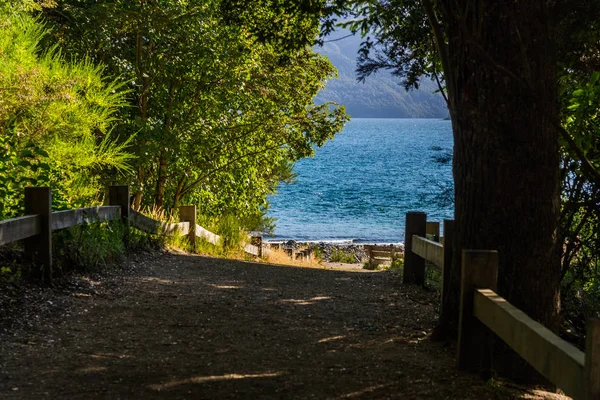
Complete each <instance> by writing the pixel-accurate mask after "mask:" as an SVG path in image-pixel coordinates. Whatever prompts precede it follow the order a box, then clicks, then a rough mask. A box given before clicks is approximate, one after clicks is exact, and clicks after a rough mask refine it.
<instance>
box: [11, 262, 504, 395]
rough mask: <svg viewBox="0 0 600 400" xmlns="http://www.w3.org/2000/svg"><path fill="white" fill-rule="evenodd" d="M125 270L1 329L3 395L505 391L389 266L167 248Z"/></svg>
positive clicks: (425, 296) (425, 298) (427, 298)
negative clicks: (462, 368) (334, 266)
mask: <svg viewBox="0 0 600 400" xmlns="http://www.w3.org/2000/svg"><path fill="white" fill-rule="evenodd" d="M124 279H125V280H124V282H122V283H121V286H122V287H123V290H120V291H119V292H118V293H116V294H115V293H112V292H111V291H110V290H108V291H105V292H101V293H100V294H99V295H95V296H88V295H81V296H77V293H75V295H74V297H73V300H72V301H73V304H72V305H71V307H70V311H69V313H68V315H65V316H64V317H63V318H58V319H57V321H54V322H53V323H51V324H50V323H49V324H47V325H45V326H40V327H36V328H33V329H30V330H28V331H27V332H24V333H22V334H20V335H16V336H14V337H11V338H9V339H8V340H6V341H4V342H3V343H2V349H1V352H0V356H1V357H2V358H3V359H4V361H3V362H2V364H1V365H2V366H3V370H2V371H1V373H0V397H1V398H5V399H36V398H49V399H90V398H105V399H135V398H139V399H158V398H168V399H229V398H242V399H254V398H273V399H292V398H299V399H305V398H316V399H324V398H329V399H345V398H364V399H372V398H407V399H408V398H410V399H443V398H451V399H455V398H456V399H465V398H472V399H482V398H499V397H498V394H497V393H494V392H493V391H490V389H489V388H486V386H485V384H484V383H483V382H481V381H480V380H479V379H478V378H477V377H474V376H470V375H466V374H460V373H458V372H457V371H456V370H455V368H454V361H453V355H454V349H453V347H451V346H447V345H446V346H444V345H443V344H439V343H432V342H431V341H429V340H428V338H427V336H428V333H429V332H430V331H431V328H432V327H433V325H434V323H435V318H436V314H435V310H434V306H433V305H431V303H432V302H433V301H434V300H433V299H434V295H433V294H431V293H426V292H424V291H422V290H421V289H418V288H415V287H407V286H403V285H402V284H401V281H400V278H399V277H398V276H397V275H394V274H392V273H387V272H386V273H361V272H347V271H331V270H324V269H304V268H294V267H288V266H274V265H266V264H255V263H247V262H240V261H231V260H221V259H214V258H207V257H199V256H185V255H166V256H160V257H158V258H157V259H156V260H154V261H153V262H152V265H151V267H150V268H149V269H147V270H145V271H144V272H139V273H137V274H134V275H133V276H129V277H126V278H124ZM111 293H112V294H111ZM500 398H502V397H500ZM505 398H506V397H505Z"/></svg>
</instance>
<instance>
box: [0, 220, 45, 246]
mask: <svg viewBox="0 0 600 400" xmlns="http://www.w3.org/2000/svg"><path fill="white" fill-rule="evenodd" d="M40 232H41V225H40V216H39V215H26V216H25V217H17V218H11V219H6V220H4V221H0V246H1V245H3V244H7V243H11V242H16V241H17V240H22V239H26V238H28V237H31V236H35V235H39V234H40Z"/></svg>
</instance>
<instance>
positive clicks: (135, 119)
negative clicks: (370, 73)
mask: <svg viewBox="0 0 600 400" xmlns="http://www.w3.org/2000/svg"><path fill="white" fill-rule="evenodd" d="M234 3H235V4H233V3H232V4H231V7H223V6H224V2H221V1H218V0H212V1H211V0H203V1H200V0H192V1H187V2H180V1H174V0H171V1H165V2H162V3H161V4H160V5H158V4H155V3H148V2H125V1H104V2H81V1H78V0H77V1H76V0H63V1H58V5H57V7H56V9H48V10H46V11H45V13H44V15H45V16H46V17H47V18H48V20H49V21H51V23H52V24H53V26H54V28H55V32H56V39H57V42H58V44H59V46H60V47H61V48H63V49H65V51H68V52H69V53H70V54H78V55H84V54H89V56H90V57H94V58H95V59H96V60H102V61H103V62H104V63H106V65H107V70H106V71H105V72H106V73H108V74H110V75H111V76H122V77H123V79H125V80H126V81H127V85H128V88H129V89H130V90H131V92H132V93H133V96H132V97H131V102H130V107H128V108H124V109H122V110H121V115H122V118H123V120H124V121H125V123H123V124H121V125H120V126H119V127H118V129H117V131H118V132H119V134H120V136H121V137H123V138H125V137H130V136H131V135H132V134H134V133H135V134H136V137H135V139H133V142H134V143H135V146H134V149H135V151H136V155H137V156H138V158H137V159H136V161H134V169H135V171H136V175H135V176H129V179H130V181H129V182H130V183H131V185H132V186H133V187H134V191H135V192H136V194H137V197H136V199H137V200H136V201H137V205H150V204H155V205H157V206H159V207H163V208H167V209H170V208H171V207H174V208H176V207H178V206H179V205H180V204H183V203H184V202H185V203H188V204H198V205H199V206H200V210H199V212H200V213H201V214H206V215H209V216H211V217H216V216H220V215H222V216H226V215H230V214H231V215H236V216H238V217H239V218H247V217H253V216H256V213H257V211H259V210H263V209H265V207H266V205H267V204H266V196H267V195H268V194H270V193H273V192H274V190H275V189H276V186H277V184H278V183H279V182H282V181H284V182H286V181H289V180H290V179H291V177H292V174H291V168H292V166H293V162H295V161H296V160H298V159H299V158H302V157H307V156H310V155H312V154H313V147H314V146H321V145H322V144H323V143H324V142H325V141H326V140H328V139H330V138H332V137H333V135H334V134H335V133H336V132H338V131H340V130H341V128H342V126H343V124H344V122H345V121H346V120H347V117H346V115H345V113H344V111H343V109H342V108H339V107H335V106H332V105H329V104H326V105H320V106H315V105H313V103H312V99H313V97H314V96H315V95H316V93H317V92H318V90H319V89H320V88H322V87H323V85H324V83H325V80H326V79H328V78H330V77H332V76H333V75H334V74H335V72H334V69H333V67H332V66H331V64H330V63H329V62H328V61H327V60H326V59H324V58H323V57H321V56H318V55H316V54H315V53H314V52H312V50H311V49H310V48H307V47H305V46H304V45H303V46H300V47H294V48H293V49H292V48H289V49H284V48H282V47H281V46H276V45H272V44H271V43H270V42H269V41H264V40H260V39H259V38H258V37H257V36H256V35H253V34H250V33H249V32H250V31H253V30H254V28H253V27H252V26H254V25H253V24H254V22H252V21H259V20H261V19H263V18H270V17H268V16H269V15H284V14H285V13H286V12H287V11H285V8H284V9H279V8H278V7H277V6H276V5H275V3H273V4H271V3H270V2H266V3H257V4H254V3H252V5H251V7H250V8H249V9H248V10H244V11H243V12H242V13H240V14H239V15H238V16H239V18H237V19H235V20H233V19H232V18H230V17H231V16H232V15H231V14H229V13H227V15H224V13H223V12H222V11H223V10H224V9H227V10H232V9H234V8H235V7H237V6H243V4H242V5H240V4H237V3H236V2H234ZM282 13H284V14H282ZM250 15H254V16H256V17H257V18H258V19H252V18H250ZM285 15H289V16H290V18H295V19H293V20H292V19H289V18H288V19H283V20H280V21H283V22H282V23H283V24H284V25H285V32H286V36H289V34H290V33H291V32H305V33H310V32H312V34H316V29H318V18H316V19H315V18H314V17H313V18H308V19H306V18H304V17H303V16H302V15H301V14H299V13H294V12H292V13H289V14H285ZM309 22H310V24H312V25H310V24H309V25H307V24H308V23H309ZM249 25H252V26H249ZM115 37H118V40H115ZM284 47H285V46H284Z"/></svg>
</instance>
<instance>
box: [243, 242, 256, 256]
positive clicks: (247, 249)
mask: <svg viewBox="0 0 600 400" xmlns="http://www.w3.org/2000/svg"><path fill="white" fill-rule="evenodd" d="M244 251H245V252H246V253H248V254H252V255H254V256H257V257H258V247H256V246H253V245H251V244H247V245H246V246H244Z"/></svg>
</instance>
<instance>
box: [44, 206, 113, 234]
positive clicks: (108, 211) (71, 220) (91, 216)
mask: <svg viewBox="0 0 600 400" xmlns="http://www.w3.org/2000/svg"><path fill="white" fill-rule="evenodd" d="M120 217H121V207H119V206H103V207H86V208H78V209H76V210H65V211H55V212H53V213H52V230H53V231H56V230H59V229H65V228H70V227H72V226H76V225H81V224H83V223H89V222H96V221H110V220H115V219H119V218H120Z"/></svg>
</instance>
